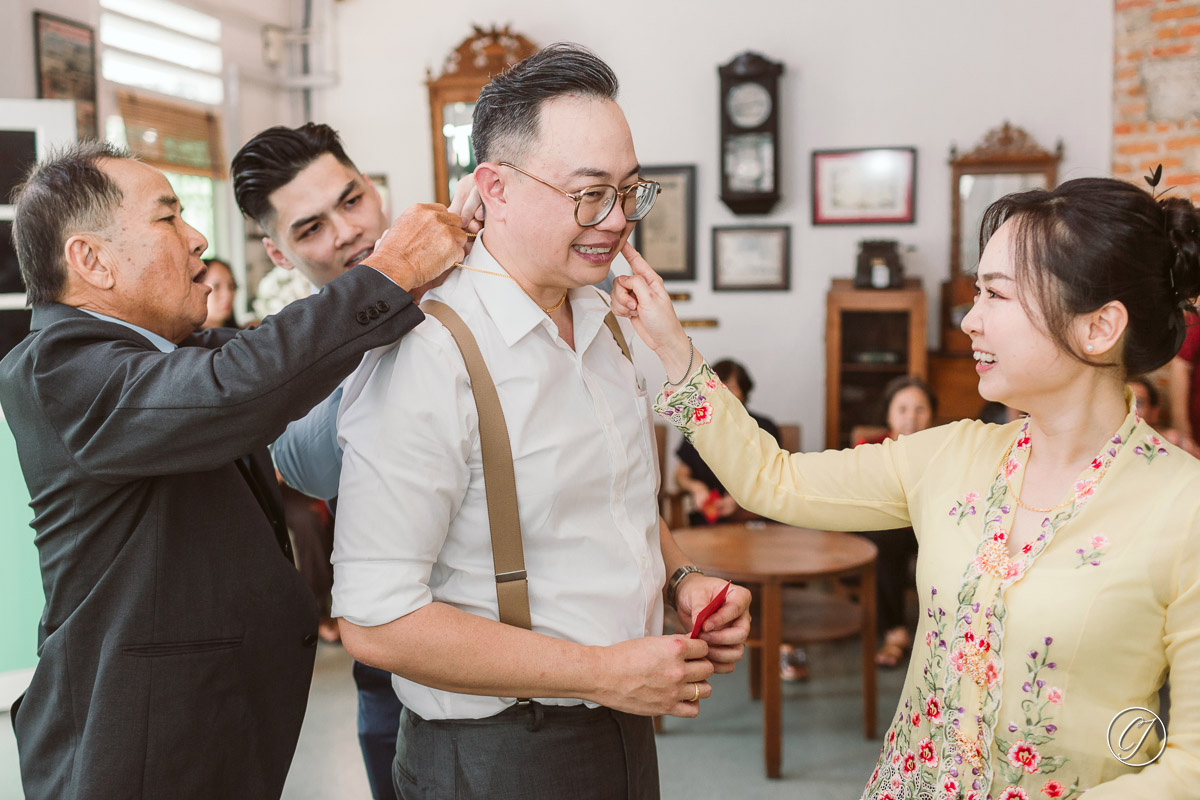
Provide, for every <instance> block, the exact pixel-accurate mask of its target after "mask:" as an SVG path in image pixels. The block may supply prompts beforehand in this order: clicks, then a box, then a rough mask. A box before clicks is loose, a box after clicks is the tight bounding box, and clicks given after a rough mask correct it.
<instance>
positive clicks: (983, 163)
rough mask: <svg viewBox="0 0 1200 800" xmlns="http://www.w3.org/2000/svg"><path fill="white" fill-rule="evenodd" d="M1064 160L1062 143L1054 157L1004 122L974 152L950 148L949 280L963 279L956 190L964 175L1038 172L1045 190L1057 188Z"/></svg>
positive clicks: (1020, 129) (960, 205) (958, 201)
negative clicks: (961, 153)
mask: <svg viewBox="0 0 1200 800" xmlns="http://www.w3.org/2000/svg"><path fill="white" fill-rule="evenodd" d="M1062 157H1063V143H1062V140H1061V139H1059V140H1058V146H1057V148H1056V149H1055V151H1054V152H1053V153H1050V152H1047V151H1045V150H1043V149H1042V148H1041V147H1040V146H1039V145H1038V143H1037V142H1036V141H1034V139H1033V137H1032V136H1030V135H1029V134H1028V133H1027V132H1026V131H1025V130H1024V129H1022V128H1018V127H1016V126H1014V125H1010V124H1009V123H1008V122H1007V121H1005V123H1004V124H1003V125H1001V126H1000V127H999V128H994V129H992V130H991V131H988V134H987V136H985V137H984V139H983V142H981V143H980V144H979V146H978V147H976V148H975V149H974V150H972V151H971V152H969V153H965V154H963V155H961V156H960V155H958V151H957V149H956V148H955V147H954V146H953V145H951V146H950V280H951V281H954V280H956V279H957V278H960V277H962V275H963V271H962V266H963V265H962V264H961V263H960V262H961V258H960V255H961V253H962V198H961V197H960V196H959V193H958V187H959V184H960V182H961V179H962V176H964V175H1024V174H1028V173H1031V172H1040V173H1042V174H1043V175H1045V176H1046V187H1047V188H1050V189H1053V188H1054V187H1055V186H1056V185H1058V162H1059V161H1061V160H1062Z"/></svg>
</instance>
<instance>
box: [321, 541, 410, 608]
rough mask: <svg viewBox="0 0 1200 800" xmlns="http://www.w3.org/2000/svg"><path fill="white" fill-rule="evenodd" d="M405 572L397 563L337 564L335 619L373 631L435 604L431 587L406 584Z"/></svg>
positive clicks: (363, 562) (335, 565) (362, 562)
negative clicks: (374, 628) (372, 628)
mask: <svg viewBox="0 0 1200 800" xmlns="http://www.w3.org/2000/svg"><path fill="white" fill-rule="evenodd" d="M335 535H336V534H335ZM402 572H403V564H402V563H401V562H397V561H352V562H341V563H335V564H334V565H333V608H332V609H331V612H330V614H331V616H334V617H343V618H345V619H346V621H347V622H352V623H354V624H355V625H358V626H360V627H364V628H370V627H375V626H376V625H386V624H387V623H389V622H392V621H393V620H397V619H400V618H401V617H403V616H406V615H408V614H411V613H412V612H414V611H416V610H417V609H420V608H423V607H425V606H427V605H429V604H430V603H432V602H433V593H432V592H431V591H430V590H429V587H428V586H427V585H425V584H424V583H420V582H418V581H405V580H404V578H405V576H404V575H403V574H401V573H402Z"/></svg>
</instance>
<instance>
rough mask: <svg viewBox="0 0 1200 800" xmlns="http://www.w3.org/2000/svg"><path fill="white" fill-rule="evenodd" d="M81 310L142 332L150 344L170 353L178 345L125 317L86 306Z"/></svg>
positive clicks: (97, 317)
mask: <svg viewBox="0 0 1200 800" xmlns="http://www.w3.org/2000/svg"><path fill="white" fill-rule="evenodd" d="M79 310H80V311H82V312H83V313H85V314H91V315H92V316H93V317H95V318H96V319H102V320H104V321H105V322H115V323H117V324H118V325H124V326H125V327H126V328H129V329H130V330H131V331H134V332H136V333H140V334H141V335H142V336H145V337H146V338H147V339H148V340H149V341H150V344H152V345H154V346H155V347H157V348H158V349H159V350H161V351H163V352H164V353H170V352H171V351H173V350H175V348H176V347H178V345H176V344H175V343H174V342H172V341H170V340H168V339H165V338H163V337H162V336H159V335H158V334H157V333H155V332H153V331H148V330H146V329H145V328H143V327H141V326H140V325H134V324H133V323H132V322H126V321H125V320H123V319H117V318H116V317H110V316H108V315H107V314H100V313H98V312H95V311H90V310H88V309H86V308H81V309H79Z"/></svg>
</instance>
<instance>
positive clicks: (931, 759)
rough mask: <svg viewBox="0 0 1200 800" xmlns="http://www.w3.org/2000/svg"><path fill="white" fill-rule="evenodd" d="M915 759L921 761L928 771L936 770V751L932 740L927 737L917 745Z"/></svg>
mask: <svg viewBox="0 0 1200 800" xmlns="http://www.w3.org/2000/svg"><path fill="white" fill-rule="evenodd" d="M917 758H919V759H921V763H922V764H924V765H925V766H927V767H929V768H930V769H937V765H938V757H937V750H936V749H935V748H934V746H933V740H932V739H930V738H929V737H928V736H926V737H925V738H924V739H922V740H921V743H920V744H918V745H917Z"/></svg>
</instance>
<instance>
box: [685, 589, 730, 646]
mask: <svg viewBox="0 0 1200 800" xmlns="http://www.w3.org/2000/svg"><path fill="white" fill-rule="evenodd" d="M731 583H733V581H726V582H725V585H724V586H722V587H721V591H719V592H717V596H716V597H714V598H713V599H712V600H710V601H709V603H708V605H706V606H705V607H704V608H702V609H701V610H700V613H699V614H697V615H696V624H695V625H693V626H692V635H691V637H690V638H692V639H699V638H700V630H701V629H702V628H703V627H704V623H705V622H707V621H708V618H709V617H711V616H712V615H713V612H715V611H716V610H717V609H718V608H720V607H721V604H722V603H724V602H725V595H726V594H728V593H729V584H731Z"/></svg>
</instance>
